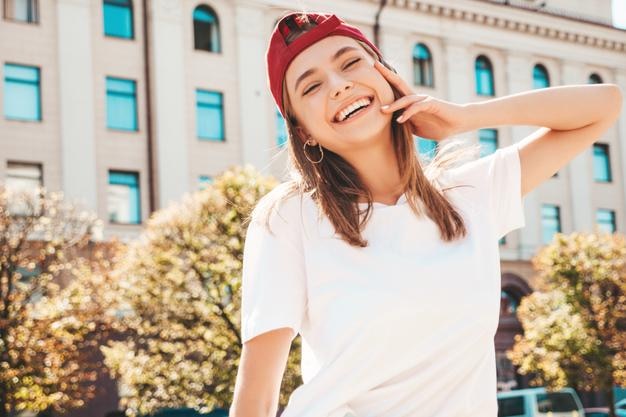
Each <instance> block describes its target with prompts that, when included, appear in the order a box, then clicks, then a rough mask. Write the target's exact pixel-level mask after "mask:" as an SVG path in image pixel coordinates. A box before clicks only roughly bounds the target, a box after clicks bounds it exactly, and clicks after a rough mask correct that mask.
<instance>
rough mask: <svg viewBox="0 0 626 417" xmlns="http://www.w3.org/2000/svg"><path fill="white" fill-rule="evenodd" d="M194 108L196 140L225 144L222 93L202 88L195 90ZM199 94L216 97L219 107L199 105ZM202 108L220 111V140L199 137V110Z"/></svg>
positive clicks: (206, 104) (207, 104) (205, 104)
mask: <svg viewBox="0 0 626 417" xmlns="http://www.w3.org/2000/svg"><path fill="white" fill-rule="evenodd" d="M195 92H196V94H195V99H196V100H195V101H196V103H195V108H196V138H197V139H199V140H203V141H209V142H226V115H225V113H226V110H225V107H226V106H225V105H224V92H223V91H220V90H210V89H204V88H196V89H195ZM200 93H209V94H215V95H218V96H219V98H220V104H219V106H217V105H214V104H212V103H201V102H200V100H199V98H200ZM202 107H204V108H214V109H215V108H218V109H219V110H220V112H219V113H220V123H221V137H220V138H214V137H208V136H201V135H200V118H199V116H200V109H201V108H202Z"/></svg>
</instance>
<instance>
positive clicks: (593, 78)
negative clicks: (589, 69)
mask: <svg viewBox="0 0 626 417" xmlns="http://www.w3.org/2000/svg"><path fill="white" fill-rule="evenodd" d="M587 82H588V84H602V82H603V81H602V77H600V76H599V75H598V74H596V73H595V72H594V73H593V74H591V75H590V76H589V79H588V80H587Z"/></svg>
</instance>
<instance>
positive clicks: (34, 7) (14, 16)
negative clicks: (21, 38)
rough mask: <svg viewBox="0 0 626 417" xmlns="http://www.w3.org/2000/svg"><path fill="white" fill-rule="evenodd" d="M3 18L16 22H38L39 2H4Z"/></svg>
mask: <svg viewBox="0 0 626 417" xmlns="http://www.w3.org/2000/svg"><path fill="white" fill-rule="evenodd" d="M4 18H5V19H6V20H15V21H17V22H25V23H37V22H39V2H38V1H37V0H4Z"/></svg>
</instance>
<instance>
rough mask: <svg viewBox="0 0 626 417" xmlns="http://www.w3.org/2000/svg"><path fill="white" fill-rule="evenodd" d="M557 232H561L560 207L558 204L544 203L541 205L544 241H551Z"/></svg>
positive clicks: (546, 242)
mask: <svg viewBox="0 0 626 417" xmlns="http://www.w3.org/2000/svg"><path fill="white" fill-rule="evenodd" d="M555 233H561V212H560V208H559V206H556V205H552V204H544V205H542V206H541V236H542V239H543V243H545V244H548V243H550V242H551V241H552V238H553V237H554V234H555Z"/></svg>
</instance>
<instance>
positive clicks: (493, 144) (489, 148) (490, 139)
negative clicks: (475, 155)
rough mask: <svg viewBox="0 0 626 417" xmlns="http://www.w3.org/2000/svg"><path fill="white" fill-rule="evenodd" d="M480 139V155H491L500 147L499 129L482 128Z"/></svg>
mask: <svg viewBox="0 0 626 417" xmlns="http://www.w3.org/2000/svg"><path fill="white" fill-rule="evenodd" d="M478 141H479V142H480V157H481V158H482V157H483V156H487V155H490V154H492V153H494V152H495V151H496V150H497V149H498V131H497V130H496V129H480V130H479V131H478Z"/></svg>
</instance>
